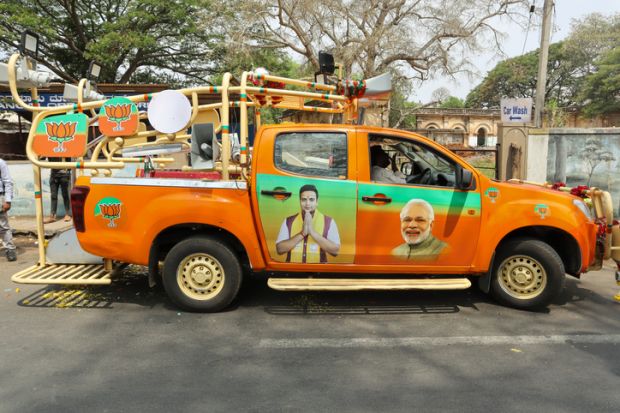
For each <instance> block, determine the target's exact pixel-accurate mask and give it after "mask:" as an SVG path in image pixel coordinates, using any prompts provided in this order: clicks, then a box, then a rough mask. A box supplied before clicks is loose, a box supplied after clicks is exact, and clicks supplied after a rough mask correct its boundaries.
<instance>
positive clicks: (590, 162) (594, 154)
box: [581, 136, 616, 186]
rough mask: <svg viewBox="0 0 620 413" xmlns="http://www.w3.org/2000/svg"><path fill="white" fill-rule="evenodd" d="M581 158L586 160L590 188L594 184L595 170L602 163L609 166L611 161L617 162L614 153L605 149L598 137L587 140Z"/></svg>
mask: <svg viewBox="0 0 620 413" xmlns="http://www.w3.org/2000/svg"><path fill="white" fill-rule="evenodd" d="M581 157H582V159H583V160H584V163H585V166H586V170H587V173H588V183H587V185H588V186H590V184H591V183H592V176H593V175H594V170H595V169H596V167H597V166H598V165H599V164H600V163H601V162H607V163H608V164H609V163H610V162H611V161H615V160H616V158H615V157H614V155H613V153H611V151H609V150H607V149H605V148H604V147H603V144H602V142H601V139H600V137H596V136H592V137H589V138H588V139H586V144H585V146H584V147H583V152H582V154H581Z"/></svg>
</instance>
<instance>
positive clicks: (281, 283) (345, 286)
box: [267, 278, 471, 291]
mask: <svg viewBox="0 0 620 413" xmlns="http://www.w3.org/2000/svg"><path fill="white" fill-rule="evenodd" d="M267 285H268V286H269V287H271V288H273V289H274V290H279V291H310V290H311V291H356V290H464V289H467V288H469V287H471V282H470V281H469V280H468V279H467V278H421V279H382V278H378V279H377V278H372V279H369V278H362V279H360V278H270V279H269V280H268V281H267Z"/></svg>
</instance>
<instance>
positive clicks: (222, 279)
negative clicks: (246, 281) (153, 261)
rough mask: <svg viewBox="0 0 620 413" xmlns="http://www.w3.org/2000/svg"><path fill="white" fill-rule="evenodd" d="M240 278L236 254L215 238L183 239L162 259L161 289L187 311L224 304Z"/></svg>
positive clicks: (232, 295)
mask: <svg viewBox="0 0 620 413" xmlns="http://www.w3.org/2000/svg"><path fill="white" fill-rule="evenodd" d="M241 279H242V272H241V265H240V263H239V260H238V258H237V256H236V255H235V253H234V252H233V251H232V250H231V249H230V248H229V247H228V246H227V245H226V244H223V243H222V242H220V241H218V240H217V239H214V238H208V237H195V238H188V239H186V240H183V241H181V242H179V243H178V244H177V245H175V246H174V247H173V248H172V249H171V250H170V252H169V253H168V255H166V259H165V261H164V272H163V284H164V289H165V290H166V293H167V294H168V297H170V299H171V300H172V302H173V303H174V304H176V305H177V306H179V307H181V308H183V309H184V310H188V311H199V312H216V311H220V310H222V309H224V308H226V307H227V306H228V305H229V304H230V303H231V302H232V300H233V299H234V298H235V297H236V296H237V293H238V292H239V288H240V287H241Z"/></svg>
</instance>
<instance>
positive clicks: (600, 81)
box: [579, 46, 620, 117]
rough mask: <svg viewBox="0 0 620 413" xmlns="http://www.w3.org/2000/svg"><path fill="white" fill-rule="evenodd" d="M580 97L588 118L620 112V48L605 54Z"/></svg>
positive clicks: (586, 80)
mask: <svg viewBox="0 0 620 413" xmlns="http://www.w3.org/2000/svg"><path fill="white" fill-rule="evenodd" d="M596 66H597V68H596V72H595V73H592V74H590V75H588V76H587V77H586V79H585V81H584V84H583V89H582V91H581V94H580V95H579V100H580V102H581V103H582V104H583V105H584V106H583V108H584V113H585V114H586V115H587V116H590V117H592V116H596V115H602V114H606V113H612V112H618V111H620V46H618V47H616V48H614V49H612V50H610V51H609V52H608V53H606V54H604V55H603V56H602V57H601V58H600V59H599V61H598V62H597V65H596Z"/></svg>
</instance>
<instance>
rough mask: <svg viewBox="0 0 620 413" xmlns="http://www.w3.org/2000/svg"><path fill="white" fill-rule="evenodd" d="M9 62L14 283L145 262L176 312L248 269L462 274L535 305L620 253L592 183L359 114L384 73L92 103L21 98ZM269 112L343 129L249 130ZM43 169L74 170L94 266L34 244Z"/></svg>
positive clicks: (281, 279) (308, 284) (213, 302)
mask: <svg viewBox="0 0 620 413" xmlns="http://www.w3.org/2000/svg"><path fill="white" fill-rule="evenodd" d="M324 56H327V57H330V56H328V55H324ZM24 59H25V60H24ZM330 60H331V61H330ZM20 61H21V62H22V63H24V62H25V63H28V56H21V55H19V54H15V55H13V56H12V57H11V59H10V60H9V64H8V66H7V67H8V69H9V70H8V74H9V86H10V90H11V94H12V96H13V99H14V101H15V102H17V103H18V104H19V105H20V106H22V107H23V108H25V109H27V110H29V111H31V112H32V113H33V122H32V126H31V130H30V134H29V136H28V142H27V147H26V153H27V155H28V159H29V160H30V161H31V162H32V164H33V170H34V189H35V191H34V192H35V193H34V195H35V200H36V213H37V219H38V240H39V262H38V263H37V264H36V265H34V266H32V267H30V268H27V269H25V270H23V271H20V272H19V273H17V274H14V275H13V276H12V280H13V281H15V282H18V283H32V284H47V283H56V284H83V283H88V284H109V283H111V282H112V279H113V277H114V274H115V273H114V271H113V267H114V265H113V264H114V262H117V263H132V264H140V265H148V267H149V277H150V281H151V282H157V281H159V280H161V282H162V283H163V286H164V288H165V290H166V292H167V293H168V295H169V296H170V298H171V299H172V300H173V301H174V303H176V304H177V305H178V306H179V307H182V308H184V309H187V310H192V311H218V310H221V309H223V308H225V307H226V306H228V305H229V304H230V303H231V302H232V300H234V298H235V296H236V295H237V293H238V291H239V287H240V285H241V282H242V278H243V275H244V273H247V272H250V271H251V272H255V273H265V274H268V276H269V280H268V285H269V286H270V287H272V288H274V289H277V290H283V291H287V290H366V289H384V290H396V289H423V290H447V289H465V288H469V287H470V286H471V281H470V279H472V278H474V276H475V277H477V278H478V283H479V285H480V287H481V288H482V290H484V291H486V292H491V294H492V295H493V296H494V297H495V298H497V299H498V300H499V301H501V302H502V303H505V304H507V305H510V306H514V307H517V308H524V309H530V308H537V307H541V306H546V305H548V304H549V303H550V302H551V301H552V300H553V298H554V297H555V296H556V295H557V294H558V293H560V291H561V290H562V288H563V286H564V277H565V274H566V273H568V274H571V275H573V276H577V277H578V276H579V275H580V274H581V273H583V272H585V271H587V270H588V269H589V268H592V267H597V266H600V265H601V262H602V259H603V258H609V257H610V256H611V257H612V258H614V259H615V260H616V262H620V246H619V245H615V246H612V245H611V242H610V240H611V234H614V243H615V244H619V243H620V229H619V227H618V225H613V222H614V221H613V217H612V214H611V210H612V208H611V198H610V196H609V194H608V193H603V192H602V191H598V190H595V189H592V190H590V191H589V192H588V195H589V196H590V198H591V201H592V203H593V208H591V207H590V206H589V205H587V204H586V203H585V202H584V200H582V199H581V198H580V197H577V196H572V195H570V194H567V193H563V192H560V191H555V190H552V189H550V188H546V187H544V185H534V184H529V183H525V182H515V183H511V182H499V181H495V180H491V179H488V178H487V177H485V176H484V175H482V174H480V173H479V172H478V171H477V170H476V169H474V168H473V167H471V166H470V165H468V164H467V162H465V161H464V160H463V159H461V158H459V157H458V156H456V155H455V154H453V153H452V152H450V151H448V150H447V149H446V148H444V147H442V146H441V145H438V144H437V143H435V142H433V141H431V140H429V139H426V138H424V137H422V136H419V135H416V134H414V133H408V132H404V131H400V130H393V129H385V128H375V127H368V126H362V125H360V123H361V120H362V119H361V114H362V110H361V108H362V107H363V105H365V104H366V103H367V102H368V100H369V99H386V96H387V95H388V94H389V91H390V88H391V79H390V77H389V75H387V74H385V75H381V76H376V77H374V78H371V79H368V80H363V81H352V80H344V79H342V78H341V77H338V78H334V64H333V58H325V59H324V61H323V62H322V63H321V74H323V75H324V78H325V79H327V81H322V82H316V81H315V82H311V81H308V80H302V79H287V78H282V77H278V76H273V75H270V74H269V73H268V72H267V71H266V70H264V69H256V70H254V71H252V72H243V73H242V74H241V76H240V77H239V78H238V79H237V80H235V78H234V77H233V76H232V74H230V73H226V74H224V75H223V77H222V82H221V85H219V86H196V87H191V88H186V89H181V90H178V91H173V90H168V91H162V92H159V93H156V94H144V95H135V96H126V97H121V96H117V97H113V98H111V99H107V100H104V99H102V98H101V97H98V98H97V99H101V100H95V101H87V99H86V97H88V96H90V95H91V94H89V93H86V92H87V91H88V89H90V84H89V82H88V81H87V80H86V79H82V80H81V81H80V83H79V84H78V86H77V88H75V87H74V89H76V90H77V92H76V93H74V94H73V95H75V96H77V101H76V103H74V104H67V105H63V106H55V107H41V106H39V105H38V104H37V103H36V102H38V94H37V90H36V87H33V88H32V91H31V94H32V102H33V104H32V105H29V104H27V103H26V102H24V101H23V100H22V99H21V97H20V95H19V93H18V90H17V87H18V85H19V84H20V83H19V82H18V76H17V73H18V71H17V67H18V66H19V64H18V62H20ZM31 63H32V62H31ZM315 80H319V77H317V78H316V79H315ZM87 86H88V87H87ZM66 89H67V88H66ZM69 90H71V88H69ZM214 100H215V102H214ZM144 106H147V110H144ZM265 107H272V108H276V109H279V110H283V109H287V110H297V111H307V112H313V113H323V114H326V115H329V116H337V117H340V119H341V120H342V122H343V123H344V124H342V125H334V124H321V125H306V124H301V125H295V124H285V125H277V126H260V125H261V121H260V119H261V113H262V109H263V108H265ZM231 118H236V119H238V120H239V136H238V137H237V135H236V134H233V133H232V130H231V126H232V125H231V124H232V123H233V122H231ZM250 118H252V119H253V123H254V125H255V127H256V129H257V132H256V137H255V141H254V146H253V148H254V149H253V151H252V150H251V148H250V147H249V144H248V142H249V133H248V130H249V126H248V125H249V119H250ZM94 125H97V128H98V130H99V132H98V135H99V136H98V138H97V140H96V141H95V142H90V143H88V144H87V142H88V141H89V136H92V130H91V129H94ZM91 127H92V128H91ZM237 138H238V140H237ZM220 141H221V143H220ZM89 149H92V151H91V153H90V158H87V154H89V152H88V151H89ZM174 151H177V152H178V151H186V152H187V151H190V156H191V159H192V162H191V166H190V165H184V168H182V169H181V170H175V171H170V168H168V169H165V167H166V164H167V163H168V164H169V163H172V162H174V161H175V160H174V158H166V157H165V155H166V154H169V153H172V152H174ZM58 157H61V158H62V159H65V160H64V161H60V162H56V161H53V162H52V161H50V160H49V158H58ZM67 159H69V160H67ZM132 162H133V163H140V164H143V165H144V169H143V170H140V172H141V173H139V174H137V175H136V177H130V178H123V177H120V176H118V175H116V176H115V175H114V173H113V170H115V169H121V168H124V167H125V166H126V164H128V163H132ZM42 168H62V169H65V168H69V169H74V170H76V171H77V173H78V175H79V176H78V178H77V180H76V182H75V186H74V189H73V191H72V194H71V201H72V209H73V217H74V225H75V231H76V233H77V239H78V240H79V243H80V244H81V246H82V247H83V249H84V250H86V251H87V252H90V253H92V254H94V255H95V257H94V262H90V261H88V262H82V261H79V260H78V262H76V261H75V260H74V257H69V258H66V257H64V256H61V257H59V256H58V255H57V256H56V257H54V256H52V255H50V254H48V253H49V252H50V250H52V248H48V244H47V242H46V241H45V239H44V228H43V219H42V217H43V203H42V196H41V191H42V185H41V170H42ZM597 193H598V194H599V195H597ZM601 194H602V195H603V196H600V195H601ZM592 210H594V212H595V215H596V217H593V216H592V212H591V211H592ZM73 240H75V239H73ZM60 244H61V245H63V244H62V243H60ZM64 245H66V244H64ZM49 246H50V247H51V246H52V243H50V244H49ZM74 249H75V250H77V248H74ZM612 251H613V252H612ZM92 258H93V257H90V258H88V260H90V259H92ZM101 258H103V261H102V260H101ZM309 274H311V275H309Z"/></svg>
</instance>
